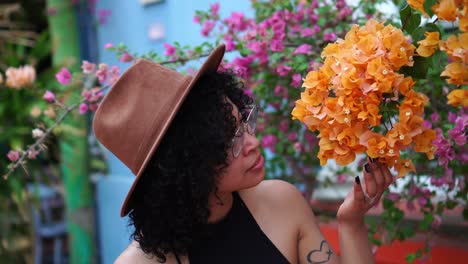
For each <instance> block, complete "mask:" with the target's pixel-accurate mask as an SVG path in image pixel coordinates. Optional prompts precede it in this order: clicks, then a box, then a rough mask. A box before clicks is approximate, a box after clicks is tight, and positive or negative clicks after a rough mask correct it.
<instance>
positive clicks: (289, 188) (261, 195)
mask: <svg viewBox="0 0 468 264" xmlns="http://www.w3.org/2000/svg"><path fill="white" fill-rule="evenodd" d="M241 195H242V197H244V196H245V197H246V198H247V199H249V200H251V201H252V202H253V203H255V204H261V206H262V207H265V206H268V207H269V208H270V209H275V210H281V211H280V212H283V213H284V212H291V210H303V209H304V208H305V207H308V204H307V202H306V199H305V198H304V196H303V195H302V193H301V192H300V191H299V190H298V189H297V188H296V187H295V186H294V185H292V184H290V183H288V182H286V181H282V180H264V181H262V182H261V183H260V184H258V185H257V186H255V187H253V188H250V189H247V190H244V191H242V193H241ZM309 208H310V207H309Z"/></svg>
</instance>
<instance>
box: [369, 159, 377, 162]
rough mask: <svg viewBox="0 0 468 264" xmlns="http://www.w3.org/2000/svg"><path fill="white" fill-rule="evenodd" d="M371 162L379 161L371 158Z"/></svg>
mask: <svg viewBox="0 0 468 264" xmlns="http://www.w3.org/2000/svg"><path fill="white" fill-rule="evenodd" d="M369 160H370V162H372V163H374V162H376V161H377V159H374V158H369Z"/></svg>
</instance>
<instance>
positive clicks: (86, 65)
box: [81, 60, 96, 74]
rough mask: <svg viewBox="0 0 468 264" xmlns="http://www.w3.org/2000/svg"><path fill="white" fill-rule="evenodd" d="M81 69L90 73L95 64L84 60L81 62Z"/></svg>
mask: <svg viewBox="0 0 468 264" xmlns="http://www.w3.org/2000/svg"><path fill="white" fill-rule="evenodd" d="M81 69H82V70H83V73H84V74H90V73H93V72H94V70H96V64H94V63H90V62H89V61H87V60H84V61H83V63H82V64H81Z"/></svg>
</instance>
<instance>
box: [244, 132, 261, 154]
mask: <svg viewBox="0 0 468 264" xmlns="http://www.w3.org/2000/svg"><path fill="white" fill-rule="evenodd" d="M259 146H260V141H259V140H258V139H257V137H256V136H255V134H253V135H250V134H249V133H245V134H244V147H243V148H242V152H243V154H244V155H248V154H249V153H250V151H252V150H254V151H256V150H257V149H258V147H259Z"/></svg>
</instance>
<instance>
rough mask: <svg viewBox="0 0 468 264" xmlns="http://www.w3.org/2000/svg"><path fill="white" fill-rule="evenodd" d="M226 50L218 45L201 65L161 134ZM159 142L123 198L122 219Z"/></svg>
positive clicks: (216, 68)
mask: <svg viewBox="0 0 468 264" xmlns="http://www.w3.org/2000/svg"><path fill="white" fill-rule="evenodd" d="M225 50H226V47H225V45H224V44H221V45H219V46H218V47H216V49H214V50H213V52H211V54H210V55H209V56H208V58H207V59H206V61H205V62H204V63H203V65H202V66H201V67H200V70H199V71H198V72H197V73H196V74H195V76H194V77H193V78H192V80H191V81H190V83H189V85H187V87H186V88H185V89H184V90H183V91H182V93H181V96H180V97H179V98H178V100H177V101H176V102H175V104H174V108H173V109H172V111H171V112H170V114H169V117H168V119H167V122H166V124H165V126H164V127H163V129H162V131H161V134H162V135H164V134H165V133H166V131H167V129H168V128H169V126H170V124H171V123H172V120H173V119H174V117H175V116H176V114H177V112H178V111H179V109H180V107H181V106H182V104H183V102H184V100H185V98H186V97H187V95H188V93H189V92H190V91H191V90H192V87H193V86H194V85H195V83H196V82H197V81H198V79H199V78H200V77H201V76H203V75H204V74H207V73H212V72H216V71H217V70H218V67H219V65H220V64H221V61H222V59H223V56H224V52H225ZM159 143H160V141H156V142H154V143H153V145H152V146H151V149H150V151H149V153H148V155H147V156H146V158H145V160H144V161H143V164H142V165H141V167H140V170H139V171H138V173H137V174H136V177H135V181H134V182H133V184H132V186H131V187H130V190H129V191H128V193H127V196H126V197H125V200H124V202H123V204H122V208H121V209H120V216H121V217H124V216H126V215H127V214H128V213H129V212H130V210H131V209H132V206H131V204H132V195H133V192H134V191H135V188H136V186H137V184H138V182H139V180H140V178H141V177H142V175H143V172H144V170H145V168H146V166H147V165H148V162H149V161H150V160H151V157H152V156H153V153H154V151H155V150H156V148H157V147H158V145H159Z"/></svg>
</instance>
